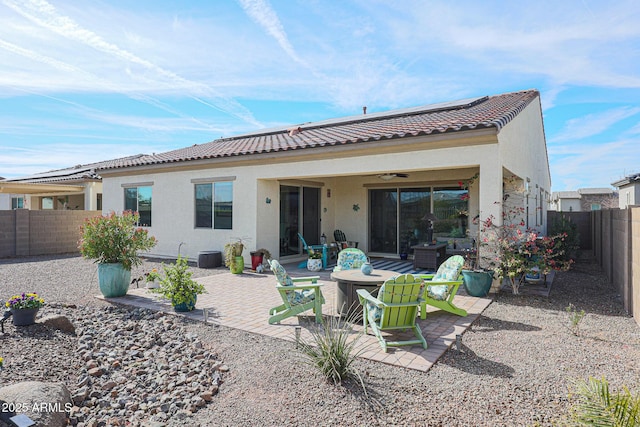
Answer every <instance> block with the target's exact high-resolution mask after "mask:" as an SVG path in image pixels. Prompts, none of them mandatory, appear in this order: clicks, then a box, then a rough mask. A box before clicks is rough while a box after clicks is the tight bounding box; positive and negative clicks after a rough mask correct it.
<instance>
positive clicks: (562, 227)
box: [548, 215, 580, 261]
mask: <svg viewBox="0 0 640 427" xmlns="http://www.w3.org/2000/svg"><path fill="white" fill-rule="evenodd" d="M548 234H549V235H550V236H554V235H555V236H561V235H562V236H564V239H563V240H562V241H561V242H558V246H557V250H558V251H562V258H561V259H562V260H563V261H568V260H569V259H570V258H571V254H572V253H573V252H575V251H577V250H578V249H579V248H580V234H579V233H578V226H577V225H576V223H574V222H572V221H571V220H570V219H568V218H567V217H565V216H564V215H563V216H562V217H560V218H555V219H554V220H553V223H552V224H551V226H550V227H549V233H548Z"/></svg>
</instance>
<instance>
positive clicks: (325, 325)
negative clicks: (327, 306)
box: [299, 315, 367, 395]
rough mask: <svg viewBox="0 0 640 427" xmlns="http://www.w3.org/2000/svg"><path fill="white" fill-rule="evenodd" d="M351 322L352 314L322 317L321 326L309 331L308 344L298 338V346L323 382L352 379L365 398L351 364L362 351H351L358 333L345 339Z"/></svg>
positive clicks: (348, 334) (348, 335) (356, 372)
mask: <svg viewBox="0 0 640 427" xmlns="http://www.w3.org/2000/svg"><path fill="white" fill-rule="evenodd" d="M327 319H328V320H327ZM353 320H355V318H354V315H351V316H348V317H347V318H343V317H342V316H340V317H334V316H328V317H326V318H323V321H322V324H320V325H317V326H314V327H312V328H311V341H310V342H306V341H305V340H303V339H301V340H300V343H299V347H300V349H301V351H302V353H303V354H304V356H305V357H306V361H307V362H308V363H309V364H310V365H312V366H314V367H316V368H317V369H318V370H319V371H320V373H321V374H322V375H323V376H324V377H325V378H326V379H327V381H333V383H334V384H340V383H342V381H344V380H346V379H348V378H355V379H357V380H358V381H359V382H360V385H361V386H362V390H363V391H364V393H365V395H366V393H367V390H366V387H365V384H364V381H363V379H362V376H361V375H360V372H359V371H358V370H357V369H356V368H355V367H354V366H353V362H354V361H355V359H356V358H357V357H358V355H359V354H360V353H361V352H362V350H358V351H356V350H355V347H356V344H357V342H358V340H359V338H360V336H361V334H358V335H357V336H356V337H354V338H353V339H351V340H349V337H350V335H351V334H352V333H353Z"/></svg>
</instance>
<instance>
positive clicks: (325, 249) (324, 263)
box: [298, 233, 329, 269]
mask: <svg viewBox="0 0 640 427" xmlns="http://www.w3.org/2000/svg"><path fill="white" fill-rule="evenodd" d="M298 239H300V241H301V242H302V248H303V249H304V250H305V251H307V252H308V251H309V249H313V251H314V252H316V251H318V252H322V268H323V269H324V268H327V262H328V259H327V258H328V252H329V251H328V249H329V248H328V247H327V246H325V245H307V242H306V241H305V240H304V237H302V234H300V233H298ZM306 265H307V262H306V261H304V262H301V263H300V265H298V268H304V267H306Z"/></svg>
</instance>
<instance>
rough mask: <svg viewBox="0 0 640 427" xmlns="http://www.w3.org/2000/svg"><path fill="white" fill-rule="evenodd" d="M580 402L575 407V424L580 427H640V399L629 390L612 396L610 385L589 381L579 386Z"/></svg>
mask: <svg viewBox="0 0 640 427" xmlns="http://www.w3.org/2000/svg"><path fill="white" fill-rule="evenodd" d="M576 393H577V398H578V399H577V402H576V404H575V405H574V406H573V407H572V413H571V422H572V425H576V426H611V427H627V426H628V427H631V426H636V427H637V426H640V395H635V396H633V395H632V394H631V392H630V391H629V389H628V388H627V387H624V388H623V391H622V392H618V393H614V394H612V393H611V392H610V391H609V383H608V382H607V381H606V380H605V379H604V378H602V379H601V380H598V379H595V378H591V377H589V380H588V381H580V382H578V384H577V386H576Z"/></svg>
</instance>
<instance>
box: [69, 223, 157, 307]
mask: <svg viewBox="0 0 640 427" xmlns="http://www.w3.org/2000/svg"><path fill="white" fill-rule="evenodd" d="M139 219H140V215H139V214H138V213H137V212H131V211H125V212H123V213H122V215H117V214H116V213H115V212H111V213H110V214H109V215H106V216H97V217H94V218H88V219H87V220H86V221H85V223H84V224H83V225H82V226H81V227H80V233H81V237H80V242H79V244H78V247H79V248H80V253H81V254H82V256H83V257H85V258H89V259H94V260H95V262H97V263H98V282H99V284H100V292H102V294H103V295H104V296H105V297H107V298H111V297H120V296H123V295H125V294H126V293H127V290H129V283H130V281H131V267H132V266H134V265H140V264H141V263H142V261H141V260H140V257H139V255H138V252H139V251H148V250H150V249H151V248H153V247H154V246H155V245H156V244H157V241H156V239H155V237H153V236H149V232H148V231H147V230H145V229H143V228H140V227H138V226H137V225H136V224H137V223H138V221H139Z"/></svg>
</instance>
